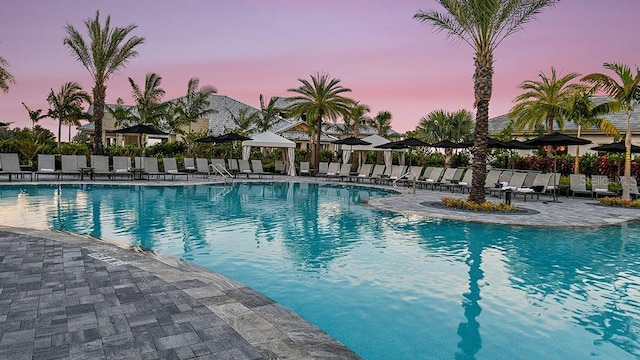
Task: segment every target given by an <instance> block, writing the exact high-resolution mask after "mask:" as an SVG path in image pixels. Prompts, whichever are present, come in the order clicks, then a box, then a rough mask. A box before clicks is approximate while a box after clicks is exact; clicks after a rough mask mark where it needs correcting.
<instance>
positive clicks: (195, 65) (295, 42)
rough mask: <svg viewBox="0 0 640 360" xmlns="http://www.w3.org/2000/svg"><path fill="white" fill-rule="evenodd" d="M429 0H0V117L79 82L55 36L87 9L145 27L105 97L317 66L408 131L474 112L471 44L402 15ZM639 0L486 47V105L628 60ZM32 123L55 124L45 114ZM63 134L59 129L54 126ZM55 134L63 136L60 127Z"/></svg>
mask: <svg viewBox="0 0 640 360" xmlns="http://www.w3.org/2000/svg"><path fill="white" fill-rule="evenodd" d="M419 9H436V10H438V11H441V10H442V9H441V8H440V7H439V5H438V4H437V3H436V2H435V1H432V0H393V1H391V0H323V1H317V0H308V1H307V0H269V1H264V0H263V1H259V0H234V1H212V0H189V1H163V0H137V1H131V0H127V1H125V0H110V1H97V0H83V1H79V0H77V1H72V0H55V1H51V0H37V1H36V0H4V1H3V2H2V10H1V11H0V56H1V57H3V58H4V59H5V60H7V61H8V62H9V67H8V68H7V69H8V70H9V72H10V73H11V74H13V76H14V77H15V79H16V84H14V85H11V86H10V90H9V93H8V94H5V93H0V121H2V122H13V123H14V124H13V125H12V126H21V127H23V126H31V121H30V120H29V118H28V116H27V112H26V111H25V110H24V108H23V107H22V105H21V102H25V103H26V104H27V105H28V106H30V107H31V108H43V109H47V108H48V104H47V102H46V96H47V94H48V92H49V90H50V89H51V88H53V89H54V90H57V89H59V87H60V86H61V85H62V84H63V83H64V82H67V81H77V82H79V83H80V84H81V85H82V86H83V87H84V88H85V90H87V91H88V92H90V91H91V88H92V85H93V84H92V81H91V78H90V76H89V75H88V72H87V70H86V69H85V68H84V67H83V66H82V65H81V64H80V63H79V62H77V61H75V59H74V57H73V56H72V55H71V54H70V52H69V50H68V48H67V47H65V46H63V44H62V39H63V38H64V37H65V30H64V26H65V24H67V23H69V24H71V25H73V26H75V27H76V28H77V29H78V30H79V31H80V32H81V33H82V34H84V35H86V28H85V26H84V23H83V20H86V19H88V18H92V17H94V15H95V12H96V10H100V14H101V16H102V17H106V15H111V21H112V25H116V26H126V25H129V24H132V23H134V24H136V25H138V28H137V29H136V30H135V31H134V34H135V35H137V36H143V37H145V38H146V42H145V44H143V45H142V46H140V47H139V48H138V51H139V53H140V56H139V57H137V58H135V59H133V60H132V61H131V62H130V63H129V65H128V66H127V67H126V68H125V69H124V70H123V71H121V72H120V73H119V74H118V75H116V76H113V77H112V78H111V79H110V80H109V82H108V83H107V102H108V103H114V102H115V100H116V99H117V98H118V97H122V98H123V99H124V100H125V102H126V103H128V104H131V103H132V102H131V98H130V91H131V89H130V86H129V84H128V81H127V77H132V78H133V79H134V80H135V81H136V82H137V83H139V84H144V76H145V74H146V73H148V72H156V73H158V74H159V75H160V76H162V77H163V83H162V87H163V88H164V89H165V90H166V96H165V98H164V99H165V100H169V99H173V98H176V97H179V96H182V95H184V94H185V92H186V86H187V81H188V80H189V79H190V78H191V77H198V78H200V83H201V85H207V84H208V85H214V86H215V87H216V88H217V89H218V93H219V94H221V95H227V96H229V97H231V98H234V99H237V100H240V101H242V102H245V103H247V104H249V105H252V106H254V107H259V101H258V96H259V95H260V94H264V95H265V96H266V97H267V98H269V97H270V96H290V95H291V93H289V92H287V89H289V88H295V87H298V86H299V85H300V82H299V81H298V79H300V78H305V79H308V78H309V77H310V75H311V74H313V73H315V72H318V71H320V72H326V73H329V74H330V75H331V76H332V77H335V78H338V79H340V80H341V85H343V86H345V87H348V88H350V89H352V93H351V94H349V96H350V97H352V98H354V99H356V100H359V101H361V102H362V103H365V104H368V105H369V106H370V107H371V109H372V112H371V115H375V113H377V112H378V111H379V110H389V111H390V112H391V113H392V115H393V121H392V125H393V128H394V129H395V130H396V131H399V132H404V131H407V130H413V129H414V128H415V126H416V125H417V124H418V121H419V120H420V118H421V117H423V116H425V115H427V114H428V113H429V112H431V111H433V110H437V109H445V110H448V111H455V110H459V109H468V110H472V111H473V110H474V109H473V83H472V75H473V69H474V68H473V50H472V49H471V47H469V46H468V45H467V44H466V43H462V42H453V41H451V40H449V39H447V38H446V37H445V36H444V34H438V33H435V32H434V31H433V28H431V27H429V26H426V25H423V24H420V23H419V22H417V21H416V20H413V19H412V16H413V15H414V14H415V13H416V11H417V10H419ZM638 14H640V1H638V0H565V1H563V2H561V3H559V4H558V5H556V6H555V7H553V8H551V9H549V10H547V11H546V12H544V13H542V14H540V15H539V16H538V18H537V20H536V21H534V22H532V23H529V24H527V25H526V26H525V28H524V30H522V31H520V32H518V33H516V34H515V35H514V36H512V37H510V38H508V39H507V40H505V41H504V42H503V43H502V44H501V45H500V46H499V47H498V49H497V51H496V52H495V75H494V89H493V98H492V100H491V105H490V116H492V117H493V116H498V115H501V114H504V113H506V112H507V111H508V110H509V109H510V108H511V106H512V100H513V98H514V97H515V96H517V95H518V94H519V90H518V89H517V85H518V84H519V83H521V82H522V81H524V80H534V79H537V76H538V74H539V72H540V71H543V72H545V73H547V74H548V73H550V68H551V67H552V66H553V67H555V68H556V69H557V70H558V72H559V73H560V74H561V75H565V74H567V73H569V72H578V73H581V74H587V73H590V72H605V70H604V69H603V67H602V64H603V63H604V62H621V63H626V64H628V65H630V66H632V67H635V66H636V65H638V64H640V46H639V44H640V42H639V40H638V32H637V25H636V24H637V18H638ZM40 124H41V125H43V126H44V127H47V128H49V129H55V128H57V124H56V123H55V122H54V121H53V120H51V119H43V120H41V121H40ZM63 133H64V132H63ZM63 140H66V135H63Z"/></svg>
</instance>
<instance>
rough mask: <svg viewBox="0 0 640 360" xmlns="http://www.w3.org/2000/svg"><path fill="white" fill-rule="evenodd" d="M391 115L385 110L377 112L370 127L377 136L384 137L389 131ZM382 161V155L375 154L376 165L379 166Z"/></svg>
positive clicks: (379, 153)
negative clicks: (374, 130)
mask: <svg viewBox="0 0 640 360" xmlns="http://www.w3.org/2000/svg"><path fill="white" fill-rule="evenodd" d="M392 117H393V116H392V115H391V113H390V112H389V111H387V110H381V111H378V113H377V114H376V116H374V117H373V118H372V119H371V122H370V124H371V126H373V127H374V128H375V129H376V130H377V131H378V135H379V136H382V137H384V136H386V135H387V133H388V132H389V130H391V119H392ZM381 161H382V153H381V152H379V151H378V152H377V154H376V163H378V164H380V162H381Z"/></svg>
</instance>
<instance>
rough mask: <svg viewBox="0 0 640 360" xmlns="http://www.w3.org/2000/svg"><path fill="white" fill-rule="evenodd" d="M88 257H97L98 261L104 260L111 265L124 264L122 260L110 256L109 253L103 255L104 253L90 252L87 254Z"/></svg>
mask: <svg viewBox="0 0 640 360" xmlns="http://www.w3.org/2000/svg"><path fill="white" fill-rule="evenodd" d="M89 256H90V257H92V258H94V259H98V260H100V261H103V262H106V263H107V264H109V265H113V266H120V265H124V264H125V262H124V261H122V260H118V259H116V258H114V257H111V256H109V255H105V254H98V253H90V254H89Z"/></svg>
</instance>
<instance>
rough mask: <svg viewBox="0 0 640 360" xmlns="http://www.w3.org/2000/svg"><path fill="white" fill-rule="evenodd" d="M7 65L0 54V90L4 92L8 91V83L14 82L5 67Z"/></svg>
mask: <svg viewBox="0 0 640 360" xmlns="http://www.w3.org/2000/svg"><path fill="white" fill-rule="evenodd" d="M7 66H9V63H8V62H7V60H5V59H4V58H3V57H1V56H0V90H2V92H4V93H8V92H9V84H15V83H16V80H15V78H14V77H13V75H11V74H10V73H9V71H8V70H7V69H6V67H7Z"/></svg>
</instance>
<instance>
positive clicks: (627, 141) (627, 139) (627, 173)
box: [622, 109, 631, 200]
mask: <svg viewBox="0 0 640 360" xmlns="http://www.w3.org/2000/svg"><path fill="white" fill-rule="evenodd" d="M624 147H625V152H624V179H623V181H622V183H623V184H627V185H625V186H623V187H622V198H623V199H624V200H630V199H631V194H630V193H629V186H628V184H629V179H630V178H631V110H630V109H627V133H626V134H625V135H624Z"/></svg>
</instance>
